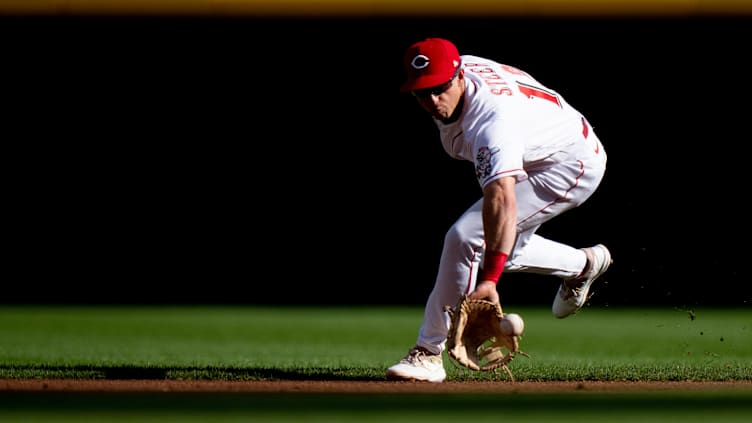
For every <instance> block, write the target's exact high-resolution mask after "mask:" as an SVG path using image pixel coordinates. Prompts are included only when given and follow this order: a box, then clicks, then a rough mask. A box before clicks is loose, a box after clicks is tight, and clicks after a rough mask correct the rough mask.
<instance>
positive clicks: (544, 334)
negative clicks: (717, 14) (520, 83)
mask: <svg viewBox="0 0 752 423" xmlns="http://www.w3.org/2000/svg"><path fill="white" fill-rule="evenodd" d="M506 311H509V312H516V313H519V314H521V315H522V316H523V317H524V318H525V323H526V329H525V336H524V337H523V339H522V343H521V348H522V350H523V351H525V352H527V353H528V354H529V355H530V358H525V357H518V358H516V359H515V360H514V361H513V362H512V363H511V365H510V367H511V369H512V371H513V372H514V375H515V378H516V379H517V380H518V381H588V380H607V381H624V380H627V381H645V380H647V381H660V380H671V381H683V380H694V381H728V380H744V381H750V380H752V310H750V309H695V310H681V309H673V308H666V309H659V308H635V309H613V308H608V309H598V308H586V309H585V310H583V312H582V313H580V314H578V315H577V316H574V317H572V318H568V319H563V320H558V319H554V318H553V317H551V315H550V312H549V310H548V309H544V308H533V307H531V308H520V309H515V310H511V309H509V310H506ZM421 318H422V308H420V307H257V306H77V307H73V306H3V307H0V378H4V379H8V378H10V379H15V378H79V379H80V378H85V379H228V380H262V379H295V380H361V381H383V380H385V378H384V370H385V369H386V367H388V366H389V365H391V364H393V363H394V362H396V361H397V360H399V359H400V358H401V357H402V356H404V354H405V353H406V352H407V349H408V348H410V347H411V346H412V345H413V344H414V342H415V336H416V334H417V329H418V326H419V324H420V321H421ZM446 360H448V359H446V358H445V361H446ZM445 367H446V368H447V372H448V379H449V380H453V381H463V380H468V381H470V380H494V381H498V383H509V380H508V377H507V376H506V375H505V374H504V373H503V372H499V373H496V374H494V373H475V372H469V371H466V370H461V369H459V368H457V367H455V366H452V365H451V364H449V362H448V361H446V362H445ZM500 408H503V409H504V410H506V411H505V414H504V416H503V418H511V419H513V420H514V421H516V422H518V421H557V422H558V421H580V422H581V421H583V420H586V421H595V420H598V421H627V420H629V421H633V420H635V419H640V420H644V421H666V420H667V419H668V420H670V419H677V420H678V419H681V420H682V421H683V422H690V421H697V422H699V421H703V422H705V421H707V419H708V417H709V416H712V421H727V422H736V421H739V422H741V421H750V418H751V417H752V389H750V390H742V391H738V390H734V391H733V392H716V391H709V392H691V393H690V392H673V393H671V392H669V393H666V392H663V393H623V394H598V395H595V394H590V395H588V396H586V397H584V396H583V395H578V394H574V393H569V394H521V393H516V394H514V395H498V394H488V395H478V394H473V395H469V394H465V395H462V394H451V395H450V394H434V395H426V394H404V393H402V394H393V395H390V394H383V395H381V394H380V395H373V394H369V395H357V394H349V395H348V394H341V395H326V394H320V393H319V394H258V393H256V394H251V393H245V394H240V393H226V394H220V393H214V394H201V395H199V394H179V393H171V394H167V393H165V394H146V393H101V394H99V393H97V394H93V393H88V394H71V393H66V394H62V393H41V394H38V393H37V394H35V393H18V392H0V421H81V420H82V419H83V420H86V421H157V420H159V421H165V420H172V421H206V420H212V421H218V420H219V421H236V420H237V421H249V420H251V421H354V420H358V421H383V420H386V419H388V420H390V421H416V420H431V421H455V420H458V419H461V418H462V417H463V416H464V417H468V415H471V416H472V417H486V418H496V419H498V418H502V416H500V415H499V414H498V413H499V409H500ZM564 410H566V412H565V413H563V411H564Z"/></svg>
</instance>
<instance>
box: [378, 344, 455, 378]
mask: <svg viewBox="0 0 752 423" xmlns="http://www.w3.org/2000/svg"><path fill="white" fill-rule="evenodd" d="M386 377H387V379H391V380H413V381H415V380H418V381H424V382H436V383H438V382H443V381H444V379H446V371H445V370H444V364H443V362H442V360H441V355H435V354H431V353H430V352H428V351H427V350H426V349H424V348H421V347H415V348H413V349H411V350H410V352H408V353H407V355H406V356H405V358H403V359H402V360H400V362H399V363H397V364H395V365H393V366H392V367H390V368H388V369H386Z"/></svg>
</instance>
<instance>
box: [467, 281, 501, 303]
mask: <svg viewBox="0 0 752 423" xmlns="http://www.w3.org/2000/svg"><path fill="white" fill-rule="evenodd" d="M468 298H470V299H471V300H488V301H491V302H493V303H496V304H499V292H498V291H496V284H495V283H493V282H491V281H485V282H481V283H479V284H478V285H476V286H475V291H473V292H472V293H471V294H470V295H469V296H468Z"/></svg>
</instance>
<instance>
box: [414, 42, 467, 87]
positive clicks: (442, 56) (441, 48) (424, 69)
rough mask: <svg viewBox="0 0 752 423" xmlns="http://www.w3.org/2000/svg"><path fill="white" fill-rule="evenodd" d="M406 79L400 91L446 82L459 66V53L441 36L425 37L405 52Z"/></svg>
mask: <svg viewBox="0 0 752 423" xmlns="http://www.w3.org/2000/svg"><path fill="white" fill-rule="evenodd" d="M404 60H405V69H406V70H407V81H406V82H405V83H404V84H402V87H400V91H401V92H408V91H413V90H420V89H423V88H429V87H435V86H437V85H441V84H446V83H447V82H449V80H451V79H452V77H453V76H454V75H455V72H457V69H458V68H459V67H460V62H461V61H460V54H459V52H458V51H457V47H455V45H454V44H452V42H450V41H447V40H445V39H443V38H426V39H425V40H423V41H418V42H417V43H415V44H413V45H411V46H410V47H408V49H407V51H406V52H405V59H404Z"/></svg>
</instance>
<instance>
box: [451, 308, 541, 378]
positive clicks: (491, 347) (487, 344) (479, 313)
mask: <svg viewBox="0 0 752 423" xmlns="http://www.w3.org/2000/svg"><path fill="white" fill-rule="evenodd" d="M444 310H445V311H446V312H448V313H449V316H450V318H451V324H450V327H449V335H448V337H447V343H446V347H447V353H448V354H449V356H450V357H451V358H452V359H453V360H454V362H455V363H458V364H460V365H461V366H463V367H466V368H468V369H471V370H479V371H480V370H482V371H487V370H496V369H498V368H502V369H504V371H505V372H506V373H507V374H508V375H509V377H510V379H512V380H514V376H513V375H512V372H511V371H510V370H509V367H507V364H509V362H511V361H512V359H514V357H515V355H516V354H520V355H523V356H525V357H529V356H528V355H527V354H525V353H524V352H522V351H520V344H519V338H520V337H521V336H516V335H512V334H504V333H502V329H501V325H500V323H501V320H502V318H503V317H504V312H503V311H502V310H501V306H500V305H499V304H497V303H493V302H491V301H487V300H471V299H469V298H468V297H467V296H463V297H462V298H460V300H459V301H458V302H457V304H456V305H455V306H454V307H451V306H444ZM505 350H506V353H505V352H504V351H505Z"/></svg>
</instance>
